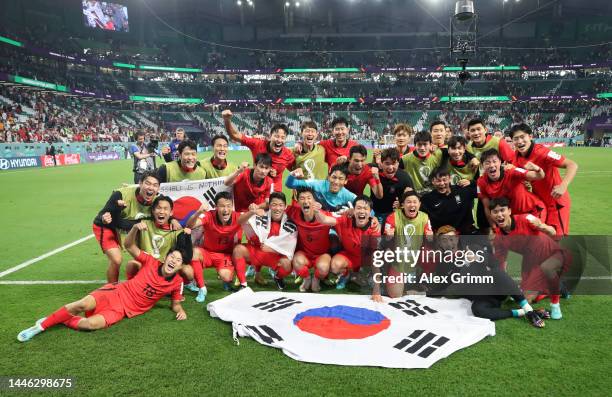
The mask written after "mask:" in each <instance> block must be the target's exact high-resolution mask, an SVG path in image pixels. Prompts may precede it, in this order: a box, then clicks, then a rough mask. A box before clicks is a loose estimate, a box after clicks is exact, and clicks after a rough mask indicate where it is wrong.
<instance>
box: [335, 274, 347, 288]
mask: <svg viewBox="0 0 612 397" xmlns="http://www.w3.org/2000/svg"><path fill="white" fill-rule="evenodd" d="M347 282H348V277H347V276H340V277H338V281H336V289H345V288H346V283H347Z"/></svg>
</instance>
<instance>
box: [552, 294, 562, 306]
mask: <svg viewBox="0 0 612 397" xmlns="http://www.w3.org/2000/svg"><path fill="white" fill-rule="evenodd" d="M560 300H561V295H551V296H550V303H552V304H556V303H559V301H560Z"/></svg>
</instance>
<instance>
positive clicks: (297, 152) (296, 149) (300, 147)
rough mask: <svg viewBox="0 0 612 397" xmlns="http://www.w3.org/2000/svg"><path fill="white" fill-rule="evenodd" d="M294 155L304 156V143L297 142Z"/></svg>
mask: <svg viewBox="0 0 612 397" xmlns="http://www.w3.org/2000/svg"><path fill="white" fill-rule="evenodd" d="M293 153H294V154H298V155H299V154H302V143H301V142H297V143H296V144H295V146H294V147H293Z"/></svg>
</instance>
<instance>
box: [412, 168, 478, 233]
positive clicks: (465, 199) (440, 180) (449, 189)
mask: <svg viewBox="0 0 612 397" xmlns="http://www.w3.org/2000/svg"><path fill="white" fill-rule="evenodd" d="M430 176H431V182H432V184H433V187H434V190H433V191H431V192H429V193H427V194H426V195H424V196H423V197H422V199H421V209H422V210H423V211H424V212H425V213H427V215H429V220H430V221H431V225H432V227H433V230H434V231H436V230H438V228H440V227H442V226H445V225H450V226H453V228H455V229H456V230H458V231H459V232H460V233H461V234H472V233H473V232H474V231H475V230H474V217H473V215H472V209H473V207H474V199H476V198H477V194H476V182H475V181H472V183H471V184H470V185H468V186H466V187H461V186H458V185H451V183H450V173H449V171H448V170H447V169H446V168H444V167H440V168H436V169H435V170H433V172H432V173H431V175H430Z"/></svg>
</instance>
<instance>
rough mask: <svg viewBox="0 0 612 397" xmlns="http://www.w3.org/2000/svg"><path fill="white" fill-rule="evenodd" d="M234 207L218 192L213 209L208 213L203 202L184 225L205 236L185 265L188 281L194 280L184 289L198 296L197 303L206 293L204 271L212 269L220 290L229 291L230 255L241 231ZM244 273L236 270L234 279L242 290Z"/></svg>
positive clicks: (229, 199)
mask: <svg viewBox="0 0 612 397" xmlns="http://www.w3.org/2000/svg"><path fill="white" fill-rule="evenodd" d="M233 206H234V204H233V202H232V196H231V194H230V193H229V192H219V193H217V195H216V196H215V209H212V210H209V207H208V204H207V203H206V202H204V203H203V204H202V206H201V207H200V208H199V209H198V210H197V211H196V212H195V213H194V214H193V215H191V217H190V218H189V220H188V221H187V227H188V228H191V229H194V228H197V227H201V228H202V232H203V235H204V236H203V241H202V245H201V246H200V247H195V248H194V250H193V259H192V260H191V265H186V266H185V271H184V274H185V275H186V277H187V279H189V280H193V282H192V283H190V284H188V285H187V288H188V289H189V290H191V291H194V292H197V293H198V295H197V297H196V301H197V302H200V303H202V302H204V301H205V300H206V294H207V292H208V291H207V289H206V284H205V282H204V269H205V268H209V267H214V268H215V269H216V271H217V274H218V275H219V277H220V278H221V280H222V281H223V283H224V285H223V287H224V288H225V289H227V290H229V289H231V288H232V287H231V284H230V282H231V281H232V279H233V278H234V264H233V262H232V252H233V250H234V246H235V245H236V244H237V243H238V240H239V238H238V234H239V232H240V231H241V225H240V222H239V214H238V212H236V211H234V210H233ZM245 218H246V215H245ZM245 271H246V266H239V267H237V268H236V275H237V276H238V280H240V283H241V285H243V286H246V285H247V284H246V275H245Z"/></svg>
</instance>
